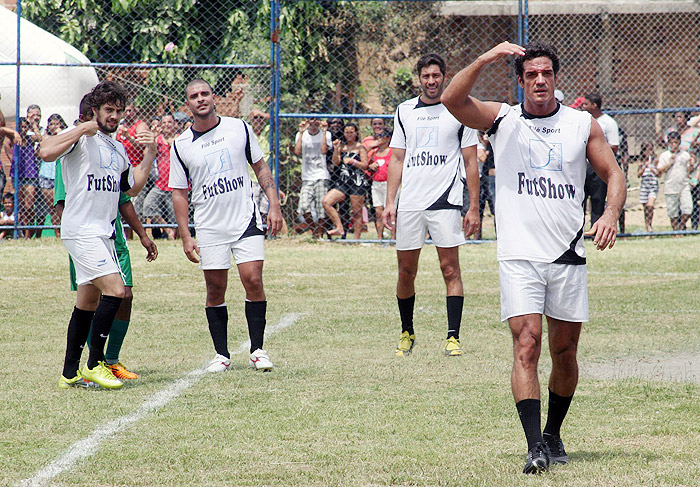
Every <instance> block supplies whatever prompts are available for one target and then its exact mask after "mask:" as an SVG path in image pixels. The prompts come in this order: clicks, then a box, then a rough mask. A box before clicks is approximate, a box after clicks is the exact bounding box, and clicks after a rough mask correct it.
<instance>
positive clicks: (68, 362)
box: [63, 307, 95, 379]
mask: <svg viewBox="0 0 700 487" xmlns="http://www.w3.org/2000/svg"><path fill="white" fill-rule="evenodd" d="M94 314H95V312H94V311H87V310H84V309H78V308H75V307H74V308H73V314H72V315H71V317H70V322H68V337H67V339H66V358H65V360H64V361H63V377H65V378H66V379H72V378H73V377H75V375H76V374H77V373H78V367H79V366H80V356H81V355H82V354H83V347H84V346H85V339H86V338H87V336H88V333H90V323H91V322H92V317H93V315H94Z"/></svg>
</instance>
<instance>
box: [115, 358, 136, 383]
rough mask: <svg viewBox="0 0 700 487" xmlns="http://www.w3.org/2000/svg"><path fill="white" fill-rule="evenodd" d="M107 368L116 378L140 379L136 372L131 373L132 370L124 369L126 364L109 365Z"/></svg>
mask: <svg viewBox="0 0 700 487" xmlns="http://www.w3.org/2000/svg"><path fill="white" fill-rule="evenodd" d="M107 368H108V369H109V371H110V372H112V374H113V375H114V377H116V378H117V379H127V380H130V379H138V378H139V374H137V373H136V372H131V371H130V370H127V368H126V367H124V364H123V363H121V362H118V363H116V364H107Z"/></svg>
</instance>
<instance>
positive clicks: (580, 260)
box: [553, 226, 586, 265]
mask: <svg viewBox="0 0 700 487" xmlns="http://www.w3.org/2000/svg"><path fill="white" fill-rule="evenodd" d="M582 237H583V226H581V229H580V230H579V231H578V233H577V234H576V236H575V237H574V240H573V241H572V242H571V244H569V248H568V249H567V250H566V252H564V253H563V254H561V256H559V258H558V259H557V260H555V261H554V262H553V264H568V265H586V258H585V257H581V256H580V255H578V254H577V253H576V250H575V249H576V244H577V243H578V241H579V240H580V239H581V238H582Z"/></svg>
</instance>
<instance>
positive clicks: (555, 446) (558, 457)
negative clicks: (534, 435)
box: [542, 433, 569, 465]
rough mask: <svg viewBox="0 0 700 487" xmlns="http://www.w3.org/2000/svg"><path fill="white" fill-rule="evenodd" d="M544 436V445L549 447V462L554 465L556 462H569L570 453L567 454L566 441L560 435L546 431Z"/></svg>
mask: <svg viewBox="0 0 700 487" xmlns="http://www.w3.org/2000/svg"><path fill="white" fill-rule="evenodd" d="M542 438H543V439H544V445H545V446H546V447H547V453H548V455H549V463H551V464H552V465H554V464H555V463H560V464H562V465H564V464H567V463H569V455H567V454H566V450H564V443H563V442H562V441H561V437H560V436H559V435H550V434H549V433H545V434H543V435H542Z"/></svg>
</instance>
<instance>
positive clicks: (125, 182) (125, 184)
mask: <svg viewBox="0 0 700 487" xmlns="http://www.w3.org/2000/svg"><path fill="white" fill-rule="evenodd" d="M130 189H131V185H130V184H129V168H128V167H127V168H126V170H124V172H123V173H122V175H121V178H120V180H119V190H120V191H121V192H122V193H126V192H127V191H129V190H130Z"/></svg>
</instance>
